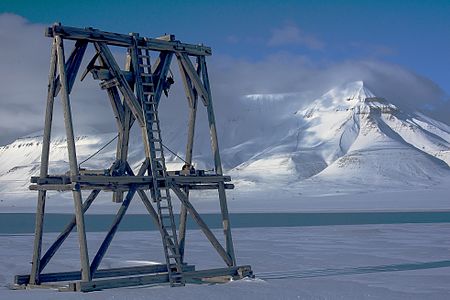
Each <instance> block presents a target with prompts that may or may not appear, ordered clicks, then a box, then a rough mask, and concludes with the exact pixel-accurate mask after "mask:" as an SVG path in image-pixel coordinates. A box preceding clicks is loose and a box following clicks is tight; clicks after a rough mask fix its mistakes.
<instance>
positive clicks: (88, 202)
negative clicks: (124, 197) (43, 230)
mask: <svg viewBox="0 0 450 300" xmlns="http://www.w3.org/2000/svg"><path fill="white" fill-rule="evenodd" d="M99 193H100V190H93V191H92V192H91V194H90V195H89V196H88V197H87V198H86V200H85V201H84V203H83V214H84V213H85V212H86V211H87V210H88V209H89V207H90V206H91V204H92V202H94V200H95V198H96V197H97V196H98V194H99ZM76 223H77V221H76V216H75V215H74V216H73V217H72V219H71V220H70V221H69V223H68V224H67V225H66V227H65V228H64V230H63V231H62V232H61V233H60V234H59V236H58V237H57V238H56V240H55V242H53V244H52V245H51V246H50V247H49V248H48V249H47V251H46V252H45V254H44V256H42V258H41V264H40V268H39V272H42V271H43V270H44V268H45V266H47V264H48V263H49V261H50V259H51V258H52V257H53V255H55V253H56V251H58V249H59V248H60V247H61V245H62V244H63V243H64V241H65V240H66V239H67V237H68V236H69V234H70V233H71V232H72V230H73V229H74V228H75V226H76Z"/></svg>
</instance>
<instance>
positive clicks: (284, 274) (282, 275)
mask: <svg viewBox="0 0 450 300" xmlns="http://www.w3.org/2000/svg"><path fill="white" fill-rule="evenodd" d="M446 267H450V260H441V261H433V262H422V263H407V264H394V265H380V266H366V267H354V268H330V269H318V270H301V271H300V270H292V271H276V272H260V273H257V274H256V278H259V279H264V280H272V279H287V278H314V277H327V276H336V275H357V274H370V273H381V272H398V271H414V270H424V269H436V268H446Z"/></svg>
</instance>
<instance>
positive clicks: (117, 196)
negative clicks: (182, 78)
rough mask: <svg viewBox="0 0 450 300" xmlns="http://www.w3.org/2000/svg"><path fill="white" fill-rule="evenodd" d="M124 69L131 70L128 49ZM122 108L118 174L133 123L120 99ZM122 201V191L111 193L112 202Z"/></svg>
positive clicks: (123, 164) (126, 149)
mask: <svg viewBox="0 0 450 300" xmlns="http://www.w3.org/2000/svg"><path fill="white" fill-rule="evenodd" d="M125 70H126V71H130V70H131V54H130V52H129V51H128V53H127V60H126V62H125ZM122 104H123V108H124V118H123V122H122V124H121V128H120V129H119V138H118V140H117V151H116V160H117V161H119V162H120V165H119V174H123V173H124V170H125V165H126V161H127V158H128V144H129V141H130V129H131V126H132V125H133V120H132V117H133V113H132V112H131V109H130V107H129V106H128V104H127V103H126V101H122ZM122 201H123V192H121V191H115V192H114V193H113V202H116V203H120V202H122Z"/></svg>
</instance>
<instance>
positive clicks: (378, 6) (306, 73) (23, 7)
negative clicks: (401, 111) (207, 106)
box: [0, 0, 450, 145]
mask: <svg viewBox="0 0 450 300" xmlns="http://www.w3.org/2000/svg"><path fill="white" fill-rule="evenodd" d="M448 16H450V1H448V0H447V1H439V0H435V1H282V2H281V1H272V0H267V1H227V2H225V1H178V0H172V1H124V0H122V1H116V0H109V1H84V0H83V1H63V0H60V1H20V0H2V1H0V101H1V104H2V109H1V110H0V132H2V134H1V135H0V145H2V144H6V143H9V142H11V141H13V140H14V139H15V138H17V137H19V136H22V135H27V134H29V133H31V132H35V131H38V130H40V129H41V128H42V115H43V109H44V105H43V103H44V101H45V99H46V86H47V82H46V80H47V75H48V64H49V52H50V50H49V49H50V43H51V41H50V39H49V38H46V37H45V36H44V28H45V27H46V26H48V25H50V24H52V23H54V22H56V21H58V22H61V23H63V24H64V25H68V26H77V27H95V28H99V29H102V30H105V31H113V32H120V33H128V32H139V33H140V34H141V35H144V36H149V37H155V36H159V35H162V34H165V33H173V34H175V35H176V37H177V38H178V39H180V40H182V41H183V42H188V43H204V44H206V45H208V46H211V47H212V48H213V56H212V57H211V58H208V65H209V67H208V69H209V73H210V79H211V84H212V88H213V96H214V98H215V101H214V102H215V103H216V104H215V105H216V107H217V109H219V110H221V113H222V114H223V116H224V117H226V116H227V113H228V114H229V115H232V114H233V113H234V111H233V109H235V107H236V106H239V105H240V104H241V103H242V102H240V101H245V100H242V99H245V95H249V94H285V93H294V94H296V95H297V94H298V95H300V94H301V95H302V96H301V97H300V96H299V97H298V98H297V99H296V100H295V103H293V107H295V108H296V109H300V108H301V107H302V105H305V104H306V103H307V102H308V101H312V100H314V99H315V97H319V96H320V95H322V94H323V93H325V92H327V91H328V90H329V89H331V88H333V87H335V86H337V85H340V84H345V83H347V82H350V81H356V80H363V81H364V82H365V84H366V85H367V86H368V87H369V89H370V90H371V91H372V92H374V93H375V94H376V95H377V96H380V97H385V98H386V99H388V100H390V101H391V102H392V103H394V104H400V106H401V107H403V105H406V106H408V107H409V108H413V109H414V110H422V111H423V110H425V111H424V112H425V113H426V114H428V115H430V116H431V117H434V118H436V119H438V120H440V121H444V122H446V123H449V118H448V115H449V112H450V96H449V95H450V80H448V79H449V78H450V68H449V67H450V18H449V17H448ZM68 47H69V46H68ZM91 51H92V50H91ZM88 53H89V51H88ZM91 54H92V52H91ZM85 60H89V58H88V57H87V58H85ZM85 63H86V62H85ZM172 68H173V71H174V72H175V73H176V69H177V67H176V66H175V67H174V66H172ZM24 81H25V82H26V83H27V84H26V85H24V84H23V82H24ZM78 86H80V89H79V90H76V91H77V92H76V93H73V96H72V98H73V99H74V101H73V102H75V103H80V107H81V108H80V111H79V112H78V115H79V116H80V123H82V124H84V125H86V126H87V127H89V128H96V130H99V131H103V132H109V131H111V126H114V123H113V122H112V121H111V120H110V119H109V118H106V117H105V118H100V117H99V115H100V114H99V112H100V113H103V112H104V108H105V107H104V105H105V102H104V99H105V95H104V93H103V92H102V91H100V90H99V89H98V83H97V82H93V81H92V82H89V80H85V81H84V82H83V84H76V88H78ZM81 86H85V87H87V89H82V87H81ZM172 89H173V93H172V94H174V95H175V96H177V95H178V96H179V97H181V98H184V95H183V94H182V88H180V85H177V84H175V85H174V87H173V88H172ZM177 89H179V93H178V94H177V91H178V90H177ZM92 100H95V101H92ZM84 101H85V102H87V101H89V105H86V106H85V107H89V109H88V110H84V111H82V107H83V105H82V103H85V102H84ZM172 103H175V102H172ZM170 105H172V107H171V109H173V110H176V109H178V107H177V106H175V104H170ZM180 113H183V112H180ZM174 115H176V114H174ZM221 117H222V116H221V115H219V116H218V118H221ZM18 118H19V119H20V120H21V126H17V124H16V123H17V120H18Z"/></svg>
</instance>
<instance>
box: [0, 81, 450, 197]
mask: <svg viewBox="0 0 450 300" xmlns="http://www.w3.org/2000/svg"><path fill="white" fill-rule="evenodd" d="M393 103H395V102H390V101H389V100H387V99H383V98H381V97H377V96H376V95H375V94H374V93H372V92H371V91H370V90H369V89H368V88H367V87H366V86H365V85H364V83H363V82H362V81H357V82H351V83H348V84H346V85H344V86H340V87H337V88H334V89H332V90H330V91H329V92H327V93H326V94H324V95H323V96H322V97H320V98H318V99H316V100H315V101H313V102H310V104H309V105H307V106H306V107H305V106H302V104H301V103H298V102H296V101H295V94H293V95H290V96H289V97H288V99H287V100H286V97H281V96H280V97H278V98H277V97H272V96H270V97H267V99H265V97H264V95H259V96H255V95H253V96H249V97H246V98H244V100H243V103H242V107H241V109H240V110H239V112H238V113H234V114H228V115H225V116H222V117H221V118H220V117H219V118H218V120H219V124H218V128H219V133H221V140H220V146H221V148H222V156H223V161H224V165H225V167H226V168H227V170H228V172H227V173H229V174H230V175H232V176H233V179H234V181H235V183H236V185H237V189H236V193H238V192H239V191H241V192H243V193H245V192H249V193H251V192H252V191H255V190H258V191H259V192H261V191H265V190H267V191H269V190H275V189H279V188H280V187H281V188H282V189H283V191H284V192H285V193H286V192H287V193H289V192H292V193H293V194H296V195H297V194H298V191H302V193H304V192H305V190H306V193H309V194H310V195H320V194H327V193H329V192H330V191H329V190H331V189H335V188H336V187H337V186H338V187H339V188H340V189H343V190H346V191H347V193H361V192H367V191H370V190H375V189H379V188H382V189H394V190H404V189H413V188H417V187H424V188H429V187H432V186H434V185H437V184H440V183H442V182H445V181H447V182H448V179H449V178H450V167H449V165H450V126H449V125H447V124H444V123H442V122H438V121H436V120H433V119H431V118H429V117H427V116H425V115H423V114H421V113H414V112H411V110H410V109H408V110H405V109H403V108H401V107H397V106H396V105H394V104H393ZM280 107H284V109H280ZM255 124H256V125H255ZM162 126H163V134H164V140H165V144H166V145H169V146H170V147H171V148H172V149H174V150H176V151H177V153H179V154H180V155H183V150H184V149H185V145H184V143H185V140H186V137H185V132H186V128H185V127H186V125H185V124H184V123H182V122H178V123H174V122H172V123H170V124H164V123H163V124H162ZM203 127H204V128H201V127H200V128H199V129H200V130H199V131H198V133H197V136H196V142H195V147H196V148H195V151H197V155H196V156H194V162H195V164H196V166H197V167H198V168H211V167H212V164H211V163H210V157H211V156H210V150H209V138H205V136H207V127H206V126H203ZM138 134H139V132H138V133H137V135H138ZM137 135H136V136H134V138H133V140H132V142H131V144H132V145H131V152H130V162H131V163H132V164H133V165H134V166H138V165H139V164H140V162H141V160H142V157H143V151H142V148H141V147H139V146H136V145H138V143H139V138H138V137H137ZM114 136H115V133H111V134H102V135H99V134H94V135H83V136H79V137H78V138H77V153H78V155H79V159H80V162H81V161H82V160H83V159H84V158H86V157H88V156H89V155H90V154H92V153H93V152H95V151H96V150H97V149H99V148H100V147H102V146H103V145H104V144H106V143H107V142H108V141H110V140H111V139H112V138H114ZM41 140H42V137H41V136H31V137H24V138H20V139H17V140H16V141H15V142H13V143H11V144H10V145H6V146H2V147H0V162H1V163H0V200H1V199H2V198H11V197H14V198H15V197H25V195H34V193H31V192H27V191H26V190H27V186H28V184H29V183H28V179H29V177H30V176H32V175H37V174H38V171H39V158H40V151H41ZM51 153H52V154H51V158H50V169H51V172H53V173H64V172H66V171H67V170H68V163H67V149H66V142H65V139H64V138H58V137H55V138H54V139H53V140H52V145H51ZM114 155H115V149H114V146H110V147H108V148H106V149H105V150H104V151H102V154H101V156H96V157H94V158H93V159H91V160H89V161H88V162H86V163H85V164H83V166H85V167H90V168H108V167H109V166H110V165H111V164H112V162H113V160H114ZM166 156H167V157H168V159H169V163H168V168H169V169H179V168H180V167H181V165H182V162H181V161H180V160H178V159H177V158H175V157H174V156H173V155H171V154H170V153H166ZM33 197H34V196H33Z"/></svg>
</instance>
